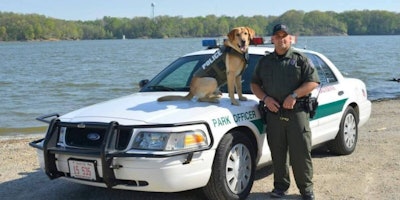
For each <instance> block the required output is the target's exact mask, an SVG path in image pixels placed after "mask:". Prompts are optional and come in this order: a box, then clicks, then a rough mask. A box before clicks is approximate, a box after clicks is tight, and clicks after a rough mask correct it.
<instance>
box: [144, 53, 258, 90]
mask: <svg viewBox="0 0 400 200" xmlns="http://www.w3.org/2000/svg"><path fill="white" fill-rule="evenodd" d="M210 56H212V54H203V55H192V56H185V57H181V58H178V59H177V60H175V61H174V62H172V63H171V64H170V65H169V66H167V67H166V68H165V69H164V70H163V71H161V72H160V73H159V74H158V75H156V76H155V77H154V78H153V79H152V80H151V81H150V82H148V83H147V84H146V85H145V86H144V87H143V88H142V89H141V90H140V91H141V92H150V91H189V86H190V82H191V80H192V76H193V73H194V72H196V71H197V69H198V68H199V67H200V66H201V65H202V64H203V63H204V62H205V61H206V60H207V59H208V58H210ZM261 57H262V55H253V54H251V55H250V57H249V63H248V66H247V68H246V70H245V71H244V73H243V75H242V85H243V93H244V94H251V93H252V92H251V90H250V81H251V75H252V73H253V70H254V67H255V65H256V63H257V62H258V60H259V59H260V58H261ZM220 90H221V92H224V93H225V92H227V86H226V84H225V85H223V86H221V87H220Z"/></svg>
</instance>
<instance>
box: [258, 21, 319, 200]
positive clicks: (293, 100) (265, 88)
mask: <svg viewBox="0 0 400 200" xmlns="http://www.w3.org/2000/svg"><path fill="white" fill-rule="evenodd" d="M271 41H272V43H273V44H274V47H275V49H274V52H273V53H270V54H267V55H265V56H264V57H263V58H261V59H260V61H259V62H258V64H257V66H256V68H255V70H254V73H253V77H252V81H251V90H252V92H253V93H254V94H255V95H256V96H257V97H258V98H259V99H261V101H263V102H264V104H265V107H266V110H267V114H266V125H267V126H266V127H267V128H266V132H267V139H268V145H269V147H270V150H271V156H272V162H273V170H274V189H273V190H272V192H271V197H274V198H281V197H283V196H284V195H285V194H286V193H287V190H288V188H289V186H290V178H289V164H290V165H291V166H292V170H293V175H294V178H295V180H296V185H297V188H298V189H299V190H300V193H301V195H302V198H303V199H307V200H308V199H314V192H313V182H312V176H313V167H312V160H311V130H310V123H309V113H308V112H307V111H306V109H305V106H306V105H304V104H305V103H304V99H305V98H307V97H309V95H310V93H311V92H312V90H313V89H315V88H316V87H318V85H319V78H318V74H317V71H316V69H315V68H314V67H313V65H312V63H311V62H310V61H309V60H308V59H307V57H306V56H305V55H304V54H302V53H300V52H298V51H296V50H295V49H293V48H291V43H292V37H291V35H289V31H288V28H287V26H286V25H283V24H277V25H275V26H274V28H273V35H272V37H271ZM288 156H289V158H288Z"/></svg>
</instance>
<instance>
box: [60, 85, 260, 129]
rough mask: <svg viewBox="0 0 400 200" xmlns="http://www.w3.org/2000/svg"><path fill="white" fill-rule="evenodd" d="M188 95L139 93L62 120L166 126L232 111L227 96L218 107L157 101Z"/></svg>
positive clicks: (196, 103) (199, 103)
mask: <svg viewBox="0 0 400 200" xmlns="http://www.w3.org/2000/svg"><path fill="white" fill-rule="evenodd" d="M186 94H187V93H186V92H139V93H135V94H132V95H129V96H125V97H121V98H117V99H113V100H110V101H106V102H102V103H99V104H95V105H92V106H88V107H85V108H82V109H79V110H76V111H73V112H70V113H67V114H65V115H63V116H61V117H60V119H61V121H66V122H105V123H109V122H111V121H117V122H118V123H119V124H122V125H140V124H165V123H180V122H189V121H198V120H204V119H207V117H205V115H213V114H215V113H230V112H231V109H230V108H231V107H232V105H231V103H230V101H229V98H227V97H225V98H221V100H220V103H218V104H214V103H207V102H197V101H194V100H192V101H168V102H158V101H157V98H159V97H161V96H164V95H186ZM224 96H227V95H224ZM243 104H248V106H252V107H254V105H255V104H256V102H255V101H246V102H245V103H242V105H243ZM235 107H236V108H237V107H238V106H235ZM243 108H244V107H243Z"/></svg>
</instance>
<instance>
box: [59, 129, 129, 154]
mask: <svg viewBox="0 0 400 200" xmlns="http://www.w3.org/2000/svg"><path fill="white" fill-rule="evenodd" d="M106 131H107V127H104V128H99V127H97V128H77V127H68V128H67V130H66V133H65V143H66V144H67V145H68V146H70V147H77V148H89V149H100V148H101V145H102V144H103V141H104V140H105V135H106ZM131 136H132V129H116V130H114V134H112V143H111V144H110V145H111V146H110V147H108V148H115V149H116V150H124V149H126V147H127V146H128V144H129V141H130V139H131Z"/></svg>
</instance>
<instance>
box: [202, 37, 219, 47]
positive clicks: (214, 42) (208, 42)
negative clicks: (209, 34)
mask: <svg viewBox="0 0 400 200" xmlns="http://www.w3.org/2000/svg"><path fill="white" fill-rule="evenodd" d="M202 43H203V47H215V46H217V40H216V39H204V40H203V41H202Z"/></svg>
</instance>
